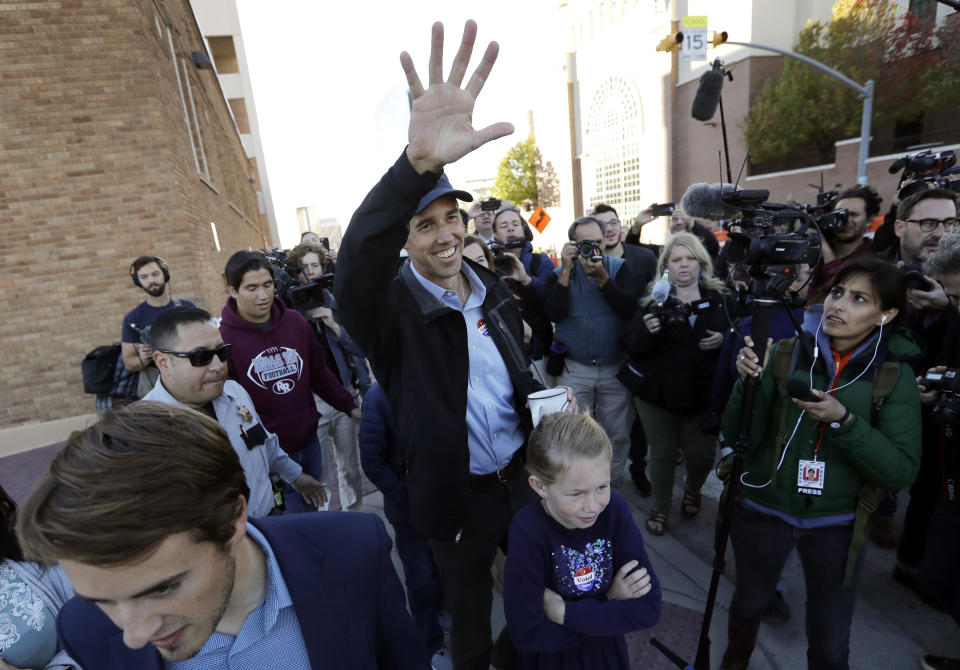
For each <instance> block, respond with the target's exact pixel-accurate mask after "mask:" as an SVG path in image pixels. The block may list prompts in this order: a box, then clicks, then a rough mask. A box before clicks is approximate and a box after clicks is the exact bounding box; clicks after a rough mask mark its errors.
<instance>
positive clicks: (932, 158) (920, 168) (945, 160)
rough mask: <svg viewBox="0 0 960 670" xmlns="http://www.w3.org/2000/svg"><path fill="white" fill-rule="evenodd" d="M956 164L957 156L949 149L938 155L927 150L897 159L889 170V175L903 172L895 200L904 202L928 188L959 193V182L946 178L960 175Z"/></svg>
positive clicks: (959, 168) (959, 169) (959, 167)
mask: <svg viewBox="0 0 960 670" xmlns="http://www.w3.org/2000/svg"><path fill="white" fill-rule="evenodd" d="M956 163H957V155H956V153H954V151H953V150H951V149H948V150H947V151H941V152H940V153H938V154H935V153H933V152H932V151H930V150H929V149H927V150H925V151H920V152H918V153H915V154H908V155H906V156H904V157H902V158H898V159H897V160H895V161H894V162H893V164H892V165H891V166H890V168H889V171H890V174H896V173H897V172H899V171H900V170H903V174H901V175H900V183H899V184H897V198H898V199H899V200H904V199H906V198H908V197H910V196H911V195H913V194H914V193H917V192H919V191H923V190H925V189H928V188H947V189H951V190H953V191H956V192H958V193H960V180H950V179H949V178H948V177H950V176H951V175H956V174H960V166H958V165H957V164H956Z"/></svg>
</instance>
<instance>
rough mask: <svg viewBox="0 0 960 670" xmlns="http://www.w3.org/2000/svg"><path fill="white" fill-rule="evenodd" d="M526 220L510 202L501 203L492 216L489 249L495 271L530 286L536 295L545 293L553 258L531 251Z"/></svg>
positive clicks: (505, 277) (552, 268)
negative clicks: (491, 234)
mask: <svg viewBox="0 0 960 670" xmlns="http://www.w3.org/2000/svg"><path fill="white" fill-rule="evenodd" d="M527 232H528V231H527V222H526V221H524V220H523V217H522V216H520V210H519V209H518V208H517V207H516V206H514V205H502V206H501V208H500V210H499V211H498V212H497V213H496V214H495V215H494V217H493V242H492V243H491V244H490V251H491V252H492V253H493V261H494V265H495V266H496V269H497V272H498V273H499V274H500V275H501V276H502V277H503V278H504V279H512V280H514V281H516V282H518V283H519V284H522V285H523V286H529V285H531V284H532V285H533V288H534V289H536V292H537V295H539V296H540V297H541V298H542V297H543V296H544V295H546V292H547V281H548V280H549V279H550V276H551V275H552V274H553V270H554V265H553V261H552V260H550V257H549V256H548V255H547V254H542V253H541V254H535V253H533V244H532V243H531V242H530V241H529V240H528V239H527Z"/></svg>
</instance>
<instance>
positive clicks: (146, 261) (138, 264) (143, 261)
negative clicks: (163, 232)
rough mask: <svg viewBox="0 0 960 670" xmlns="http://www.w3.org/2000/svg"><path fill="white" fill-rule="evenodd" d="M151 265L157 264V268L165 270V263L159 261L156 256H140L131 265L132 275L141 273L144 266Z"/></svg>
mask: <svg viewBox="0 0 960 670" xmlns="http://www.w3.org/2000/svg"><path fill="white" fill-rule="evenodd" d="M151 263H156V264H157V267H159V268H160V269H161V270H163V262H162V261H160V260H158V259H157V257H156V256H140V257H139V258H138V259H137V260H135V261H134V262H133V263H131V264H130V274H134V275H135V274H137V273H138V272H140V268H142V267H143V266H144V265H150V264H151Z"/></svg>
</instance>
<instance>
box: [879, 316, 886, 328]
mask: <svg viewBox="0 0 960 670" xmlns="http://www.w3.org/2000/svg"><path fill="white" fill-rule="evenodd" d="M886 322H887V315H886V314H884V315H883V318H882V319H880V325H881V326H882V325H883V324H885V323H886Z"/></svg>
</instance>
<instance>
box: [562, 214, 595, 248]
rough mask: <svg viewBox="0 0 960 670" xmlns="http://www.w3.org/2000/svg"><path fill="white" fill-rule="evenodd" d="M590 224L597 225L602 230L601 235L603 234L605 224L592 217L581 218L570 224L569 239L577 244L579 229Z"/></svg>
mask: <svg viewBox="0 0 960 670" xmlns="http://www.w3.org/2000/svg"><path fill="white" fill-rule="evenodd" d="M588 223H593V224H595V225H596V226H597V227H598V228H600V234H601V235H602V234H603V224H602V223H600V222H599V221H597V220H596V219H595V218H593V217H592V216H581V217H580V218H579V219H577V220H576V221H574V222H573V223H571V224H570V227H569V228H568V229H567V237H568V238H570V241H571V242H576V240H577V228H579V227H580V226H585V225H587V224H588Z"/></svg>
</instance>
